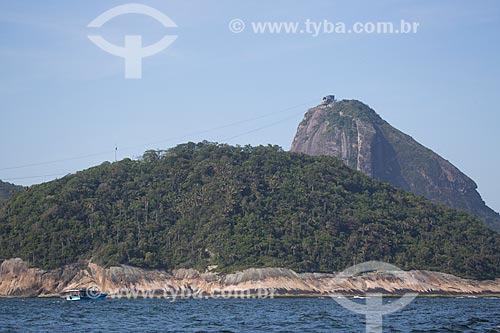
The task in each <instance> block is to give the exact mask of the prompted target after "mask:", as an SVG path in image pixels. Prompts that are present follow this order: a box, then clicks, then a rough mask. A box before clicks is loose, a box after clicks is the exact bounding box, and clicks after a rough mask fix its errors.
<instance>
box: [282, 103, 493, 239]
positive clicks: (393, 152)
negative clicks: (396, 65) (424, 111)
mask: <svg viewBox="0 0 500 333" xmlns="http://www.w3.org/2000/svg"><path fill="white" fill-rule="evenodd" d="M291 151H294V152H303V153H306V154H309V155H330V156H335V157H338V158H339V159H341V160H342V161H343V162H344V163H345V164H346V165H348V166H349V167H351V168H352V169H354V170H358V171H361V172H363V173H364V174H366V175H368V176H370V177H372V178H375V179H379V180H382V181H386V182H388V183H390V184H392V185H394V186H396V187H398V188H401V189H403V190H407V191H411V192H413V193H415V194H416V195H421V196H424V197H426V198H427V199H429V200H431V201H432V202H435V203H440V204H443V205H446V206H449V207H452V208H456V209H460V210H465V211H467V212H469V213H471V214H473V215H476V216H478V217H479V218H481V219H482V220H484V222H485V223H486V224H487V225H489V226H490V227H491V228H492V229H495V230H497V231H499V230H500V215H499V214H498V213H496V212H495V211H493V210H492V209H491V208H489V207H488V206H486V204H485V203H484V201H483V200H482V199H481V196H480V194H479V193H478V192H477V190H476V189H477V185H476V183H475V182H474V181H473V180H472V179H470V178H469V177H468V176H466V175H465V174H463V173H462V172H461V171H460V170H459V169H458V168H456V167H455V166H454V165H453V164H451V163H450V162H448V161H447V160H445V159H444V158H442V157H441V156H439V155H438V154H436V153H434V152H433V151H432V150H430V149H428V148H426V147H424V146H423V145H421V144H419V143H418V142H417V141H415V140H414V139H413V138H411V137H410V136H408V135H406V134H405V133H403V132H401V131H399V130H397V129H395V128H394V127H392V126H391V125H390V124H389V123H387V122H386V121H384V120H383V119H382V118H381V117H380V116H379V115H378V114H377V113H376V112H375V111H374V110H372V109H371V108H370V107H369V106H368V105H366V104H363V103H362V102H360V101H357V100H342V101H339V102H337V101H335V97H334V96H332V95H330V96H326V97H324V98H323V103H321V104H320V105H318V106H317V107H314V108H311V109H310V110H309V111H308V112H307V113H306V114H305V116H304V119H303V120H302V122H301V123H300V125H299V127H298V130H297V134H296V135H295V138H294V140H293V143H292V147H291Z"/></svg>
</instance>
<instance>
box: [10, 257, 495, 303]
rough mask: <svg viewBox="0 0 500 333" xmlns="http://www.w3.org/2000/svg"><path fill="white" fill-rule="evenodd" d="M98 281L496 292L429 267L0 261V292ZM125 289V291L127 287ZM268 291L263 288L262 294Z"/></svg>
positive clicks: (43, 290)
mask: <svg viewBox="0 0 500 333" xmlns="http://www.w3.org/2000/svg"><path fill="white" fill-rule="evenodd" d="M89 287H97V288H99V289H100V290H106V291H109V292H111V295H112V296H122V297H124V296H131V295H132V296H134V295H136V296H143V297H144V296H147V297H152V296H155V297H165V296H168V297H186V296H187V297H189V296H194V297H196V296H199V295H215V296H216V295H220V294H225V295H227V296H229V295H234V296H236V297H238V296H239V297H241V295H248V294H250V293H256V292H257V291H258V290H261V292H262V294H261V295H264V296H265V295H269V294H270V293H272V294H274V295H311V296H314V295H316V296H321V295H330V294H333V293H337V294H351V295H355V294H365V293H369V292H382V293H388V294H402V293H405V292H410V291H412V292H418V293H420V294H423V295H425V294H428V295H430V294H438V295H500V279H496V280H494V281H493V280H490V281H475V280H467V279H461V278H458V277H455V276H453V275H449V274H443V273H437V272H430V271H409V272H401V271H400V272H370V273H365V274H362V275H356V276H346V277H343V278H339V276H337V275H335V274H318V273H302V274H298V273H295V272H294V271H292V270H289V269H284V268H251V269H247V270H244V271H242V272H236V273H232V274H226V275H219V274H215V273H200V272H198V271H196V270H192V269H181V270H176V271H173V272H171V273H168V272H165V271H161V270H146V269H141V268H136V267H131V266H126V265H122V266H118V267H110V268H102V267H100V266H97V265H95V264H92V263H84V262H81V263H79V264H75V265H67V266H65V267H62V268H60V269H55V270H50V271H45V270H41V269H37V268H28V265H27V264H26V263H25V262H23V261H22V260H21V259H10V260H6V261H3V262H2V263H1V266H0V297H36V296H58V295H59V293H60V292H61V291H63V290H66V289H72V288H89ZM126 292H128V293H126ZM266 293H268V294H266Z"/></svg>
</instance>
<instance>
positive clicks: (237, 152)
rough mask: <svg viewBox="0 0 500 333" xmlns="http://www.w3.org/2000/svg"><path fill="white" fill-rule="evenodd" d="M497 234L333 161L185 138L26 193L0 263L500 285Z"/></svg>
mask: <svg viewBox="0 0 500 333" xmlns="http://www.w3.org/2000/svg"><path fill="white" fill-rule="evenodd" d="M499 245H500V238H499V237H498V235H496V234H494V233H492V232H491V231H490V230H489V229H488V228H486V227H485V226H484V225H483V223H482V222H481V221H480V220H478V219H477V218H475V217H472V216H470V215H467V214H466V213H463V212H459V211H455V210H451V209H448V208H445V207H443V206H437V205H433V204H431V203H429V202H428V201H427V200H425V199H423V198H421V197H415V196H414V195H412V194H410V193H407V192H404V191H401V190H398V189H395V188H394V187H392V186H391V185H389V184H387V183H382V182H378V181H375V180H372V179H370V178H369V177H366V176H364V175H363V174H361V173H359V172H356V171H353V170H351V169H349V168H348V167H346V166H344V164H343V163H342V162H340V161H339V160H337V159H336V158H333V157H327V156H319V157H311V156H306V155H304V154H298V153H288V152H284V151H282V150H281V149H280V148H279V147H276V146H267V147H264V146H259V147H250V146H245V147H232V146H227V145H218V144H210V143H206V142H205V143H199V144H194V143H187V144H183V145H180V146H177V147H175V148H172V149H170V150H167V151H161V152H157V151H148V152H146V153H145V154H144V157H143V159H142V160H141V161H133V160H129V159H126V160H123V161H120V162H116V163H112V164H110V163H104V164H102V165H100V166H97V167H93V168H90V169H88V170H85V171H82V172H78V173H77V174H74V175H68V176H66V177H64V178H62V179H59V180H55V181H52V182H48V183H45V184H41V185H36V186H33V187H31V188H30V189H29V190H28V191H26V192H23V193H20V194H18V195H16V196H15V197H14V198H13V199H12V200H11V201H10V202H9V203H8V204H7V205H5V206H4V207H3V208H2V209H1V210H0V258H10V257H21V258H23V259H24V260H27V261H29V262H30V264H32V265H34V266H38V267H44V268H53V267H57V266H59V265H62V264H65V263H71V262H74V261H76V260H78V259H91V258H92V259H93V260H94V261H95V262H98V263H101V264H105V265H110V264H116V263H128V264H131V265H136V266H143V267H163V268H167V269H173V268H178V267H194V268H199V269H203V268H205V267H207V266H208V265H218V269H219V270H222V271H229V270H235V269H241V268H246V267H251V266H253V267H262V266H282V267H289V268H292V269H295V270H297V271H317V272H329V271H330V272H331V271H338V270H342V269H344V268H346V267H347V266H349V265H352V264H355V263H359V262H362V261H366V260H372V259H373V260H383V261H386V262H389V263H392V264H395V265H397V266H400V267H401V268H404V269H430V270H438V271H443V272H448V273H452V274H456V275H459V276H464V277H473V278H492V277H499V276H500V254H498V251H497V249H498V248H499Z"/></svg>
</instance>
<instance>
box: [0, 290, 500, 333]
mask: <svg viewBox="0 0 500 333" xmlns="http://www.w3.org/2000/svg"><path fill="white" fill-rule="evenodd" d="M0 331H1V332H69V331H80V332H135V331H141V332H365V331H366V328H365V318H364V316H363V315H357V314H353V313H352V312H350V311H349V310H346V309H344V308H343V307H341V306H340V305H339V304H337V303H336V302H335V301H334V300H333V299H330V298H324V299H318V298H275V299H185V300H176V301H175V302H171V301H169V300H166V299H107V300H104V301H92V302H68V301H65V300H60V299H0ZM383 332H481V333H485V332H500V299H481V298H477V299H469V298H461V299H454V298H418V299H416V300H415V301H413V302H412V303H411V304H410V305H408V306H406V307H405V308H403V309H402V310H400V311H398V312H395V313H393V314H390V315H387V316H384V318H383Z"/></svg>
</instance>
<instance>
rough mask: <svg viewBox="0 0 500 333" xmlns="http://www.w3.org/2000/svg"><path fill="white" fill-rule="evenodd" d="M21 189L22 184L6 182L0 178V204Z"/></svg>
mask: <svg viewBox="0 0 500 333" xmlns="http://www.w3.org/2000/svg"><path fill="white" fill-rule="evenodd" d="M22 190H23V187H22V186H18V185H14V184H11V183H6V182H3V181H1V180H0V206H1V205H2V204H4V203H5V202H7V201H8V200H9V199H10V198H11V197H12V196H13V195H14V194H16V193H17V192H20V191H22Z"/></svg>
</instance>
